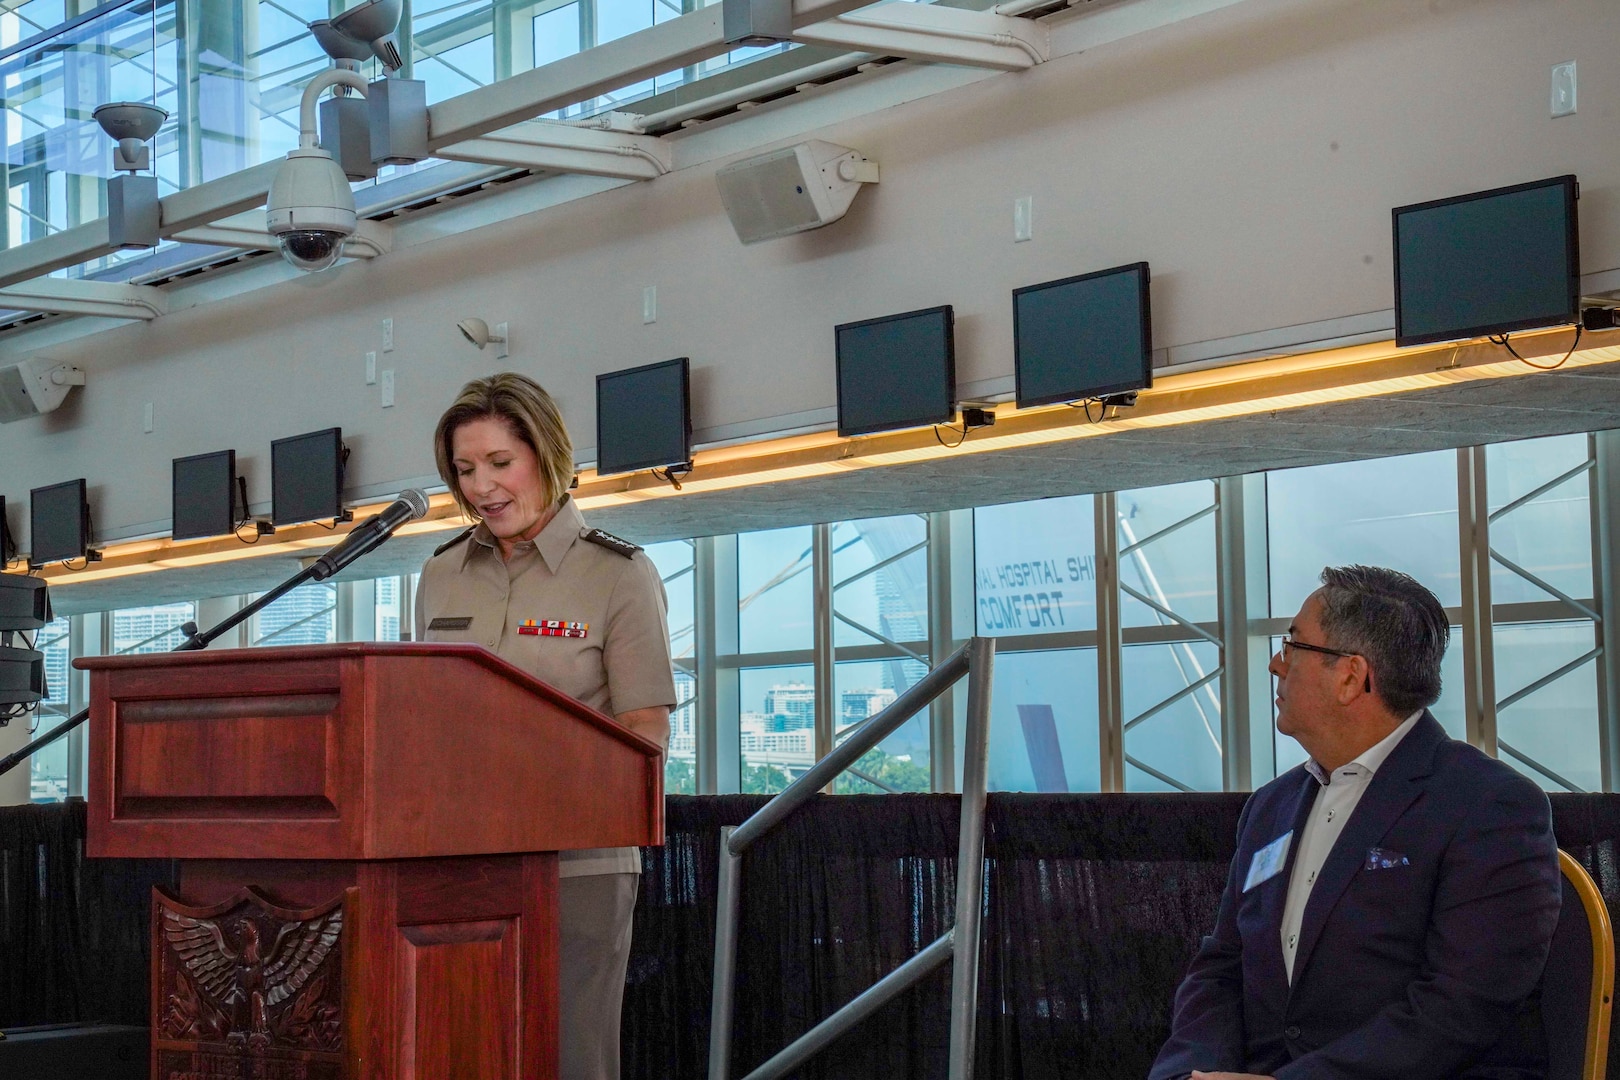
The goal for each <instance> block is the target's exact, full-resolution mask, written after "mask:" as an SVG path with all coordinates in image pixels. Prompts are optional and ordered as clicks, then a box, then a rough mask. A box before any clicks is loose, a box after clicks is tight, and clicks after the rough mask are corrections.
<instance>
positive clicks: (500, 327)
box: [456, 316, 507, 358]
mask: <svg viewBox="0 0 1620 1080" xmlns="http://www.w3.org/2000/svg"><path fill="white" fill-rule="evenodd" d="M456 329H457V330H460V331H461V336H462V337H464V338H466V339H467V340H468V341H469V342H471V343H472V344H473V345H476V346H477V347H478V348H479V349H482V348H483V347H484V346H486V345H488V344H489V343H490V342H492V341H493V342H494V343H495V344H496V346H497V348H496V350H495V355H496V357H497V358H504V357H505V356H506V354H507V342H506V338H507V330H506V324H505V323H496V324H495V328H494V329H493V330H491V329H490V326H489V323H487V322H485V321H484V320H483V319H480V318H477V317H476V316H475V317H473V318H469V319H462V320H461V321H460V322H458V323H456Z"/></svg>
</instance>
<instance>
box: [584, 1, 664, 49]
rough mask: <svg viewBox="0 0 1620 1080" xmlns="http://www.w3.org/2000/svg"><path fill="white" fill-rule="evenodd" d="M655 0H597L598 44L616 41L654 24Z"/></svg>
mask: <svg viewBox="0 0 1620 1080" xmlns="http://www.w3.org/2000/svg"><path fill="white" fill-rule="evenodd" d="M653 6H654V5H653V0H597V4H596V44H598V45H601V44H603V43H604V42H608V41H614V40H617V39H618V38H622V37H624V36H625V35H626V34H633V33H635V32H636V31H637V30H645V29H647V27H649V26H651V25H652V24H653Z"/></svg>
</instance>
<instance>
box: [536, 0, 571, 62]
mask: <svg viewBox="0 0 1620 1080" xmlns="http://www.w3.org/2000/svg"><path fill="white" fill-rule="evenodd" d="M577 52H579V5H578V4H569V5H568V6H567V7H560V8H553V9H552V10H550V11H548V12H546V13H545V14H544V15H536V16H535V17H534V66H535V67H544V66H545V65H546V64H549V63H551V62H552V61H554V60H561V59H562V58H563V57H565V56H573V55H574V54H575V53H577Z"/></svg>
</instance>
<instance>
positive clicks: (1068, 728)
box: [957, 649, 1102, 792]
mask: <svg viewBox="0 0 1620 1080" xmlns="http://www.w3.org/2000/svg"><path fill="white" fill-rule="evenodd" d="M961 745H962V742H961V740H960V739H958V741H957V746H958V747H959V748H960V747H961ZM958 753H959V754H960V750H958ZM958 775H959V776H960V775H961V774H960V771H958ZM1101 785H1102V777H1101V775H1100V772H1099V768H1098V736H1097V650H1096V649H1062V650H1054V651H1049V652H1004V653H1000V654H998V655H997V656H996V664H995V683H994V685H993V687H992V691H991V698H990V761H989V787H990V790H991V791H1043V792H1065V791H1097V790H1099V789H1100V788H1101Z"/></svg>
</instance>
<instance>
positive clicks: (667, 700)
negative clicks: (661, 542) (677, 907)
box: [416, 372, 675, 1080]
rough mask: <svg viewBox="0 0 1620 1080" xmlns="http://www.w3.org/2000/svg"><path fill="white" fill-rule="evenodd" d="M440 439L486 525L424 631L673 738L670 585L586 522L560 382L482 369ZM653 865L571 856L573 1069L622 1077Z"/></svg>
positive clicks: (444, 577) (662, 739) (465, 496)
mask: <svg viewBox="0 0 1620 1080" xmlns="http://www.w3.org/2000/svg"><path fill="white" fill-rule="evenodd" d="M433 450H434V456H435V458H436V459H437V463H438V467H439V475H440V476H441V477H443V478H444V482H445V484H446V485H448V486H449V488H450V492H451V494H452V495H454V496H455V499H456V502H457V503H459V504H460V506H461V509H462V512H463V513H465V514H466V515H467V516H468V517H469V518H470V519H471V520H473V521H476V522H478V524H477V525H475V526H474V527H473V528H471V529H469V530H467V531H466V532H464V533H462V534H461V535H460V536H457V537H456V538H455V539H454V540H451V541H450V542H449V543H448V544H445V545H444V546H443V547H441V548H439V550H437V551H436V552H434V553H433V557H432V558H430V559H428V561H427V563H426V564H425V565H424V566H423V567H422V580H421V584H420V586H419V587H418V589H417V596H416V639H417V640H418V641H471V642H477V643H478V644H480V645H483V646H484V647H486V648H488V649H490V650H491V651H492V652H494V653H495V654H496V655H498V656H500V657H501V658H502V659H504V660H507V661H509V662H511V663H513V664H516V665H517V666H518V667H520V668H522V669H524V670H525V671H528V672H531V673H533V674H534V675H535V676H536V677H537V678H539V679H541V680H543V681H544V682H547V683H550V684H551V685H552V686H555V687H556V688H557V689H559V690H561V691H563V692H564V693H566V694H569V695H571V696H573V697H574V698H576V699H578V700H580V701H583V702H584V703H585V704H587V705H589V706H591V707H592V708H595V709H598V710H600V711H602V712H604V713H607V714H608V715H610V716H613V717H616V718H617V719H618V721H619V723H621V724H623V725H624V726H626V727H628V728H630V729H631V730H632V731H635V732H636V733H637V734H639V735H642V736H645V737H646V738H648V739H651V740H652V741H654V742H656V743H658V744H659V745H660V746H663V747H665V748H666V749H667V747H668V745H669V713H670V709H671V707H672V706H673V705H674V704H675V682H674V677H673V675H672V674H671V668H670V654H669V631H668V628H667V625H666V622H665V601H664V587H663V583H662V582H661V581H660V580H659V577H658V572H657V570H656V569H655V568H654V567H653V564H652V561H651V560H650V559H648V558H647V556H646V555H645V554H643V553H642V551H641V549H640V548H638V547H636V546H635V545H634V544H631V543H629V542H628V541H625V540H621V539H619V538H618V537H616V536H612V535H611V534H608V533H604V532H602V531H601V530H599V529H591V528H588V527H587V526H586V525H585V522H584V519H583V518H581V516H580V513H579V509H578V507H576V506H575V505H574V502H573V500H572V499H571V498H569V495H568V488H569V484H570V483H571V481H572V479H573V475H574V457H573V446H572V443H571V442H570V440H569V438H568V431H567V429H566V428H565V427H564V426H563V422H562V415H561V413H560V412H559V411H558V409H557V404H556V402H554V401H553V400H552V398H551V395H549V394H547V393H546V392H545V390H543V389H541V387H540V386H539V385H538V384H536V383H535V382H534V381H533V380H532V379H529V378H527V377H525V376H523V375H517V374H513V373H511V372H505V373H502V374H499V375H492V376H490V377H489V378H486V379H477V380H474V381H473V382H470V383H468V384H467V385H466V386H464V387H463V388H462V390H461V393H460V395H459V396H458V397H457V398H456V400H455V402H454V403H453V404H452V405H451V406H450V408H449V409H447V410H446V411H445V413H444V415H443V416H442V417H441V418H440V419H439V425H438V428H437V430H436V431H435V433H434V438H433ZM535 751H536V752H543V751H544V748H543V747H538V746H537V747H535ZM640 871H641V863H640V853H639V852H638V851H637V850H636V849H635V848H633V847H632V848H602V849H597V850H590V851H565V852H562V853H561V855H560V858H559V872H560V876H561V889H560V897H559V912H558V915H559V923H560V929H561V938H562V942H561V944H562V952H561V962H560V972H559V989H560V1002H559V1005H560V1014H561V1015H560V1031H559V1034H560V1039H561V1058H562V1072H561V1076H562V1077H563V1080H617V1078H618V1075H619V1011H620V1004H621V1002H622V1000H623V997H624V980H625V968H626V965H627V963H628V961H629V957H630V919H631V914H632V911H633V910H634V908H635V901H636V886H637V883H638V881H639V880H640V878H639V875H640Z"/></svg>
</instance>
